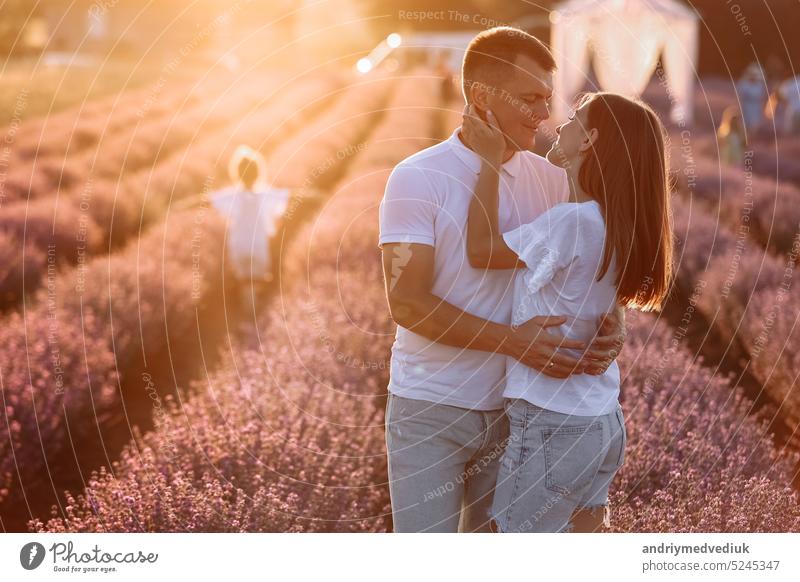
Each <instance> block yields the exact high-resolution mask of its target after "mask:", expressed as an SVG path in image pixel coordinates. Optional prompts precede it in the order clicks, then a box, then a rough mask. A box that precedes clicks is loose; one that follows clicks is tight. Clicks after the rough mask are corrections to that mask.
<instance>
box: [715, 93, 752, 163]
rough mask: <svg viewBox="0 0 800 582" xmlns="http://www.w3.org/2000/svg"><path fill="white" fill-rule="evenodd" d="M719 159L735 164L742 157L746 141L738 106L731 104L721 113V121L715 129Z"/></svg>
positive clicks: (740, 161)
mask: <svg viewBox="0 0 800 582" xmlns="http://www.w3.org/2000/svg"><path fill="white" fill-rule="evenodd" d="M717 139H718V141H719V147H720V159H721V160H722V162H723V163H725V164H729V165H731V166H736V165H739V164H741V163H742V160H743V159H744V146H745V143H746V140H745V134H744V126H743V125H742V116H741V114H740V113H739V108H738V107H736V106H735V105H731V106H730V107H728V108H727V109H725V111H724V112H723V113H722V122H721V123H720V124H719V129H718V130H717Z"/></svg>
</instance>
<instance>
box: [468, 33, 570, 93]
mask: <svg viewBox="0 0 800 582" xmlns="http://www.w3.org/2000/svg"><path fill="white" fill-rule="evenodd" d="M522 54H524V55H528V56H529V57H531V58H532V59H533V60H534V61H535V62H536V63H538V64H539V65H540V66H541V67H542V68H544V69H545V70H546V71H554V70H555V68H556V61H555V59H554V58H553V54H552V53H551V52H550V49H548V48H547V47H546V46H545V45H544V43H542V41H540V40H539V39H538V38H536V37H535V36H533V35H531V34H528V33H527V32H525V31H524V30H520V29H519V28H513V27H511V26H497V27H495V28H490V29H488V30H484V31H483V32H481V33H479V34H478V35H476V36H475V38H473V39H472V41H471V42H470V43H469V46H468V47H467V51H466V53H465V54H464V63H463V65H462V67H461V84H462V89H463V91H464V98H465V99H466V100H467V103H469V88H470V87H471V86H472V84H473V83H476V82H478V83H485V84H487V85H495V83H496V82H497V81H498V80H499V79H500V78H501V77H502V76H503V75H511V74H513V71H514V63H515V62H516V60H517V56H519V55H522Z"/></svg>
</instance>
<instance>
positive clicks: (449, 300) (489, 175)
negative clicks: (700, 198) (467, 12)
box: [380, 27, 672, 532]
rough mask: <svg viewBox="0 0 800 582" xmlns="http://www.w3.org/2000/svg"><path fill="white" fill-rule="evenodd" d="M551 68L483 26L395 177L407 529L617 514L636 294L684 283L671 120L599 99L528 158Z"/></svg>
mask: <svg viewBox="0 0 800 582" xmlns="http://www.w3.org/2000/svg"><path fill="white" fill-rule="evenodd" d="M554 69H555V62H554V60H553V57H552V55H551V53H550V52H549V51H548V49H547V48H546V47H545V46H544V45H543V44H542V43H541V42H540V41H539V40H537V39H536V38H535V37H533V36H531V35H529V34H527V33H525V32H523V31H521V30H517V29H514V28H509V27H499V28H494V29H490V30H487V31H484V32H482V33H480V34H479V35H478V36H476V37H475V38H474V39H473V41H472V42H471V43H470V45H469V47H468V49H467V52H466V55H465V57H464V63H463V71H462V77H463V79H464V81H463V88H464V95H465V97H466V100H467V107H468V110H467V111H466V112H465V116H464V121H463V124H462V126H461V127H460V128H458V129H456V130H455V131H454V133H453V134H452V136H450V138H449V139H447V140H446V141H444V142H442V143H440V144H438V145H436V146H433V147H430V148H428V149H426V150H423V151H421V152H419V153H417V154H415V155H413V156H411V157H409V158H408V159H406V160H404V161H403V162H401V163H400V164H399V165H398V166H397V167H396V168H395V169H394V171H393V172H392V174H391V176H390V178H389V181H388V184H387V187H386V193H385V196H384V200H383V202H382V204H381V210H380V227H381V228H380V245H381V248H382V251H383V265H384V274H385V278H386V289H387V296H388V300H389V306H390V310H391V314H392V318H393V319H394V321H395V322H396V323H397V325H398V328H397V336H396V339H395V342H394V345H393V347H392V361H391V379H390V383H389V399H388V402H387V406H386V444H387V451H388V465H389V489H390V494H391V502H392V516H393V522H394V530H395V531H396V532H457V531H464V532H490V531H495V532H562V531H599V530H600V529H601V528H602V526H603V525H604V524H606V525H608V491H609V485H610V484H611V481H612V480H613V478H614V475H615V474H616V472H617V471H618V470H619V468H620V466H621V465H622V463H623V460H624V456H625V444H626V438H627V437H626V431H625V420H624V417H623V414H622V409H621V408H620V405H619V388H620V373H619V368H618V366H617V364H616V361H615V358H616V356H617V354H618V353H619V350H620V349H621V348H622V345H623V343H624V340H625V321H624V309H626V308H636V309H640V310H652V309H658V308H660V307H661V305H662V303H663V301H664V300H665V297H666V295H667V292H668V289H669V286H670V283H671V278H672V232H671V227H670V218H669V214H670V212H669V192H668V186H667V168H666V157H665V142H664V139H665V138H664V129H663V126H662V125H661V122H660V121H659V119H658V117H657V116H656V115H655V114H654V113H653V111H652V110H651V109H650V108H649V107H647V106H646V105H644V104H642V103H641V102H639V101H633V100H630V99H627V98H625V97H622V96H620V95H615V94H609V93H596V94H588V95H585V96H584V97H583V98H582V99H581V100H580V102H579V103H578V106H577V107H576V109H575V111H574V114H573V115H572V116H571V117H570V119H569V121H568V122H567V123H564V124H563V125H561V126H559V127H558V129H557V130H556V131H557V134H558V139H557V140H556V141H555V143H554V144H553V146H552V149H551V150H550V151H549V152H548V154H547V158H546V159H545V158H542V157H540V156H537V155H535V154H533V153H532V152H530V151H528V150H529V149H530V148H531V147H532V146H533V144H534V140H535V137H536V133H537V131H538V127H539V124H540V123H541V122H543V121H544V120H546V119H547V118H548V117H549V107H550V100H551V96H552V87H553V71H554Z"/></svg>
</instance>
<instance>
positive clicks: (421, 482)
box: [386, 394, 508, 533]
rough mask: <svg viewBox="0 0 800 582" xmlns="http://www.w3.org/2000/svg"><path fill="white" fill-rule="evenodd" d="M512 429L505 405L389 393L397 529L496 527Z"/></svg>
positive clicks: (480, 529)
mask: <svg viewBox="0 0 800 582" xmlns="http://www.w3.org/2000/svg"><path fill="white" fill-rule="evenodd" d="M507 436H508V421H507V420H506V415H505V414H504V413H503V409H502V408H501V409H498V410H485V411H484V410H470V409H466V408H459V407H457V406H449V405H446V404H435V403H433V402H428V401H425V400H414V399H411V398H404V397H401V396H397V395H395V394H390V395H389V400H388V401H387V403H386V446H387V452H388V461H389V493H390V496H391V501H392V517H393V522H394V531H395V532H451V533H455V532H487V533H488V532H489V531H490V529H489V525H490V520H491V515H490V509H491V507H492V494H493V492H494V484H495V482H496V481H497V471H498V467H499V466H500V459H501V457H502V454H503V446H504V445H505V440H506V438H507Z"/></svg>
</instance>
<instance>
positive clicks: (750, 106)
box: [736, 63, 769, 139]
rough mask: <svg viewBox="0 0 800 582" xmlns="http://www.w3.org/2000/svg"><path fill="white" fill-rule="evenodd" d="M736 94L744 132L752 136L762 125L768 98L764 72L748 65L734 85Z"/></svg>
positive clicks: (753, 64) (757, 67)
mask: <svg viewBox="0 0 800 582" xmlns="http://www.w3.org/2000/svg"><path fill="white" fill-rule="evenodd" d="M736 93H737V95H738V97H739V102H740V103H741V109H742V121H743V122H744V128H745V131H746V132H747V133H748V134H751V136H752V134H755V133H758V131H759V130H760V129H761V128H762V126H763V124H764V120H765V117H764V110H765V108H766V105H767V98H768V97H769V93H768V92H767V82H766V80H765V78H764V72H763V71H762V70H761V67H760V66H758V64H757V63H750V65H748V67H747V68H746V69H745V71H744V74H743V75H742V78H741V79H739V81H738V82H737V83H736ZM751 139H752V137H751Z"/></svg>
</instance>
